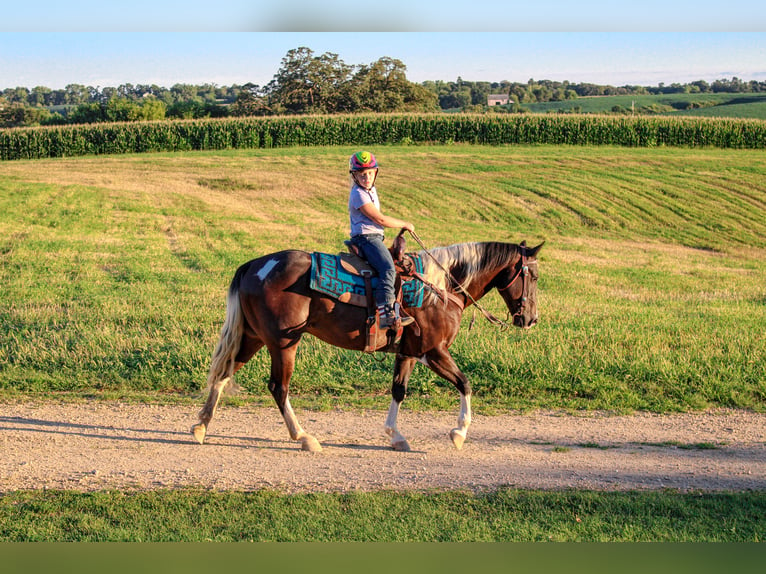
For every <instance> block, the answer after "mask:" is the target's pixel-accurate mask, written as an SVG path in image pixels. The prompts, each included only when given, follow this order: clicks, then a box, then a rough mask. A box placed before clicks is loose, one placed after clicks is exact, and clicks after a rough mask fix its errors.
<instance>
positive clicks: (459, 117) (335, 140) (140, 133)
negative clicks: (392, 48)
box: [0, 114, 766, 160]
mask: <svg viewBox="0 0 766 574" xmlns="http://www.w3.org/2000/svg"><path fill="white" fill-rule="evenodd" d="M453 142H454V143H472V144H489V145H501V144H569V145H617V146H633V147H652V146H682V147H707V146H709V147H719V148H749V149H763V148H765V147H766V121H763V120H754V119H730V118H666V117H645V116H644V117H642V116H639V117H633V116H594V115H502V116H500V115H486V114H484V115H479V114H475V115H471V114H455V115H444V114H441V115H439V114H395V115H343V116H300V117H298V116H291V117H270V118H226V119H207V120H180V121H159V122H132V123H113V124H88V125H74V126H61V127H40V128H14V129H5V130H0V160H13V159H37V158H46V157H67V156H80V155H93V154H96V155H98V154H118V153H141V152H159V151H183V150H210V149H236V148H271V147H286V146H314V145H381V144H402V143H442V144H445V143H453Z"/></svg>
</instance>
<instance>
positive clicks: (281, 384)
mask: <svg viewBox="0 0 766 574" xmlns="http://www.w3.org/2000/svg"><path fill="white" fill-rule="evenodd" d="M297 349H298V342H297V341H291V342H290V343H288V345H287V346H285V347H281V348H276V349H271V348H270V349H269V352H270V353H271V377H270V379H269V390H270V391H271V395H272V396H273V397H274V400H275V401H276V403H277V407H279V412H281V413H282V417H283V418H284V419H285V424H286V425H287V430H288V432H289V433H290V438H291V439H293V440H297V441H300V443H301V449H303V450H305V451H308V452H321V451H322V445H320V444H319V441H318V440H317V439H315V438H314V437H313V436H311V435H310V434H308V433H307V432H306V431H304V430H303V427H301V425H300V423H299V422H298V417H296V416H295V412H294V411H293V408H292V406H291V405H290V398H289V396H288V389H289V387H290V377H292V374H293V370H294V369H295V353H296V351H297Z"/></svg>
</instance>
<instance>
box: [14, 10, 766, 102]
mask: <svg viewBox="0 0 766 574" xmlns="http://www.w3.org/2000/svg"><path fill="white" fill-rule="evenodd" d="M383 4H385V6H386V7H385V8H382V7H381V6H383ZM349 30H356V31H349ZM537 30H542V31H537ZM300 46H306V47H308V48H311V49H312V50H313V51H314V52H315V54H316V55H319V54H322V53H324V52H332V53H335V54H338V55H339V57H340V58H341V59H342V60H343V61H344V62H345V63H346V64H368V63H370V62H374V61H375V60H377V59H378V58H381V57H383V56H388V57H392V58H398V59H400V60H402V62H404V64H405V65H406V66H407V77H408V78H409V79H410V80H412V81H415V82H422V81H425V80H445V81H453V80H455V79H457V78H458V77H462V78H463V79H465V80H472V81H477V80H483V81H494V82H499V81H502V80H510V81H517V82H526V81H527V80H529V79H530V78H535V79H538V80H540V79H551V80H569V81H572V82H592V83H599V84H611V85H616V86H619V85H625V84H640V85H657V84H658V83H660V82H663V83H666V84H669V83H672V82H681V83H684V82H689V81H694V80H698V79H703V80H706V81H712V80H715V79H720V78H731V77H733V76H737V77H739V78H741V79H743V80H751V79H756V80H761V81H764V80H766V2H764V1H760V2H752V3H751V2H737V1H736V0H731V1H729V2H721V1H720V0H715V1H709V0H697V1H696V2H692V0H681V1H680V2H679V1H675V2H674V1H667V0H665V1H664V2H660V1H659V0H643V1H642V2H637V3H635V4H628V3H623V4H619V3H614V2H613V1H612V2H606V1H605V0H578V1H577V2H572V1H571V0H566V1H565V0H560V1H553V2H550V1H543V2H537V3H531V2H528V1H527V2H524V3H523V6H516V5H515V3H513V2H507V0H503V1H499V2H496V3H495V4H493V3H491V2H484V3H481V4H480V3H469V2H466V1H465V0H463V1H461V2H454V1H452V0H443V1H442V2H438V3H437V2H433V1H426V2H422V1H421V2H411V1H410V2H403V1H402V0H393V1H389V2H386V3H382V4H381V5H375V4H370V3H368V4H360V3H353V2H338V1H335V0H325V1H318V0H312V1H311V2H305V1H304V0H293V2H284V1H282V2H271V1H266V0H263V1H261V2H253V1H252V0H251V1H249V2H246V1H231V0H229V1H225V2H219V3H218V4H216V3H212V2H210V1H209V0H206V1H205V2H202V1H201V0H185V1H184V2H177V1H176V2H161V1H158V0H156V1H155V2H149V1H148V0H133V1H132V2H130V3H127V4H124V3H108V2H103V0H101V1H98V2H96V1H95V0H70V1H68V2H65V3H61V2H58V3H54V2H46V1H42V2H39V1H38V2H35V3H26V4H24V3H20V2H13V3H12V4H10V5H9V6H6V7H4V8H3V14H2V19H1V20H0V89H3V88H8V87H15V86H24V87H28V88H32V87H34V86H38V85H40V86H46V87H49V88H53V89H59V88H63V87H65V86H66V85H67V84H84V85H90V86H100V87H105V86H118V85H120V84H124V83H132V84H152V83H154V84H158V85H160V86H165V87H170V86H172V85H173V84H175V83H193V84H203V83H213V84H217V85H232V84H244V83H247V82H253V83H256V84H260V85H263V84H266V83H268V82H269V81H270V80H271V79H272V78H273V76H274V74H275V73H276V72H277V70H278V69H279V67H280V65H281V60H282V58H283V57H284V56H285V54H286V53H287V51H288V50H290V49H292V48H297V47H300Z"/></svg>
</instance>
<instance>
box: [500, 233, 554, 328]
mask: <svg viewBox="0 0 766 574" xmlns="http://www.w3.org/2000/svg"><path fill="white" fill-rule="evenodd" d="M544 244H545V242H543V243H541V244H540V245H538V246H537V247H527V244H526V242H525V241H522V242H521V245H519V256H518V257H517V258H514V260H513V262H512V263H511V264H510V265H509V266H508V267H507V268H506V269H505V270H504V271H502V272H500V273H499V274H498V278H497V280H496V281H497V285H496V287H497V290H498V291H499V292H500V295H501V296H502V298H503V301H505V304H506V306H507V307H508V311H509V312H510V314H511V315H512V316H513V324H514V325H515V326H516V327H521V328H523V329H529V328H530V327H532V326H534V325H535V324H536V323H537V279H538V277H539V274H538V270H537V253H538V252H539V251H540V249H541V248H542V246H543V245H544Z"/></svg>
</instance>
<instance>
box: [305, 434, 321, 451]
mask: <svg viewBox="0 0 766 574" xmlns="http://www.w3.org/2000/svg"><path fill="white" fill-rule="evenodd" d="M300 441H301V450H305V451H306V452H322V445H321V444H319V441H318V440H317V439H315V438H314V437H313V436H311V435H308V434H307V435H306V436H304V437H302V438H301V439H300Z"/></svg>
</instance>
